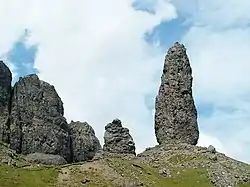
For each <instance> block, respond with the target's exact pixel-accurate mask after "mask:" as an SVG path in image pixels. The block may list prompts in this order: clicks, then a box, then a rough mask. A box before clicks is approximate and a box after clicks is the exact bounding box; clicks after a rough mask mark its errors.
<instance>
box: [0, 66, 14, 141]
mask: <svg viewBox="0 0 250 187" xmlns="http://www.w3.org/2000/svg"><path fill="white" fill-rule="evenodd" d="M11 80H12V75H11V72H10V70H9V68H8V67H7V66H6V65H5V64H4V63H3V61H0V141H4V142H7V141H8V123H9V102H10V98H11Z"/></svg>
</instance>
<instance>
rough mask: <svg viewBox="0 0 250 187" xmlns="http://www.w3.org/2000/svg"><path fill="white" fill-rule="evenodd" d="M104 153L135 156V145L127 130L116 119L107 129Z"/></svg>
mask: <svg viewBox="0 0 250 187" xmlns="http://www.w3.org/2000/svg"><path fill="white" fill-rule="evenodd" d="M103 151H104V152H109V153H116V154H133V155H135V143H134V141H133V138H132V136H131V135H130V133H129V130H128V129H127V128H124V127H122V123H121V121H120V120H119V119H115V120H113V121H112V123H109V124H108V125H106V127H105V134H104V146H103Z"/></svg>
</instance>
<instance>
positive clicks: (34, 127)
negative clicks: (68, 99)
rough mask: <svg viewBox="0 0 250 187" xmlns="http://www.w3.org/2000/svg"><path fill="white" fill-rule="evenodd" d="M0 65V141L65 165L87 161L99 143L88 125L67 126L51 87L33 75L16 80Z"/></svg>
mask: <svg viewBox="0 0 250 187" xmlns="http://www.w3.org/2000/svg"><path fill="white" fill-rule="evenodd" d="M11 80H12V75H11V72H10V70H9V68H8V67H7V66H6V65H5V64H4V63H3V62H0V141H3V142H6V143H8V144H9V145H10V148H11V149H13V150H15V151H16V152H17V153H22V154H30V153H43V154H47V155H50V154H51V155H60V156H62V157H63V158H64V159H65V160H67V161H68V162H71V161H84V160H88V159H91V158H92V157H93V155H94V154H95V153H96V151H97V150H98V149H100V143H99V140H98V139H97V138H96V137H95V133H94V130H93V129H92V127H91V126H89V125H88V124H85V123H84V124H81V125H80V124H78V123H73V124H71V125H70V127H69V125H68V124H67V121H66V119H65V118H64V117H63V115H64V109H63V102H62V101H61V99H60V97H59V95H58V94H57V92H56V90H55V88H54V86H52V85H50V84H48V83H46V82H44V81H41V80H39V78H38V76H37V75H35V74H32V75H28V76H25V77H23V78H20V79H19V81H18V82H17V83H16V84H15V85H14V87H13V88H11Z"/></svg>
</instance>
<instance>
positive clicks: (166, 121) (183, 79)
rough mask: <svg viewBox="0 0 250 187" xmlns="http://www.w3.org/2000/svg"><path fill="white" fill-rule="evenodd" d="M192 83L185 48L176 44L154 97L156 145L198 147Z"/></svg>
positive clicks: (167, 56)
mask: <svg viewBox="0 0 250 187" xmlns="http://www.w3.org/2000/svg"><path fill="white" fill-rule="evenodd" d="M192 80H193V78H192V69H191V66H190V63H189V59H188V56H187V54H186V48H185V47H184V45H182V44H180V43H178V42H176V43H175V44H174V46H173V47H171V48H170V49H169V50H168V53H167V55H166V57H165V63H164V68H163V74H162V77H161V85H160V88H159V93H158V95H157V97H156V103H155V107H156V111H155V134H156V138H157V142H158V143H159V144H169V143H170V144H171V143H188V144H192V145H196V144H197V141H198V138H199V129H198V124H197V110H196V107H195V104H194V100H193V96H192Z"/></svg>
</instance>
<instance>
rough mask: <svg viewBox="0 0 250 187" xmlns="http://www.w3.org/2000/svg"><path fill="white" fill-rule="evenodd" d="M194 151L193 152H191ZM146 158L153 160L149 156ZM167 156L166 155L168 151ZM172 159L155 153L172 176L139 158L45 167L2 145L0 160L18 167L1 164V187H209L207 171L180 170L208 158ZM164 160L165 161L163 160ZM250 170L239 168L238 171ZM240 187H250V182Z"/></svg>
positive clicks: (182, 157)
mask: <svg viewBox="0 0 250 187" xmlns="http://www.w3.org/2000/svg"><path fill="white" fill-rule="evenodd" d="M191 152H192V151H191ZM156 153H157V152H153V153H150V154H149V156H148V155H145V156H144V157H143V158H147V160H148V159H149V158H150V155H151V156H152V155H153V154H156ZM166 153H167V152H166ZM169 155H170V156H169V157H166V155H163V156H162V157H159V156H160V154H158V153H157V154H156V157H155V158H156V159H157V158H159V159H158V161H159V160H160V161H161V164H160V165H161V166H163V167H165V168H168V169H170V170H171V174H170V175H171V176H168V177H164V176H162V175H160V174H159V168H157V167H155V166H154V165H155V164H156V161H150V162H144V161H143V160H140V158H137V159H133V160H126V159H121V158H105V159H101V160H97V161H93V162H86V163H75V164H68V165H64V166H56V167H45V166H37V165H31V166H27V163H25V162H24V160H23V159H22V158H21V157H20V156H19V155H16V154H13V153H12V152H10V151H9V150H8V149H7V148H4V147H3V146H2V147H1V145H0V158H10V157H11V158H13V160H14V162H15V163H16V164H17V166H18V167H14V166H9V165H7V164H0V187H61V186H62V187H77V186H89V187H98V186H100V187H118V186H121V187H122V186H127V187H129V186H131V187H132V186H153V187H165V186H168V187H184V186H185V187H197V186H199V187H209V186H212V185H211V183H210V180H209V178H208V173H207V170H206V169H207V168H204V167H196V168H192V167H190V168H189V167H187V168H185V169H183V168H180V167H178V164H180V163H186V162H188V163H191V162H192V161H197V160H198V161H201V160H207V158H206V156H204V155H202V154H201V153H198V154H197V155H196V156H194V155H188V154H187V155H186V156H185V155H184V156H183V154H181V155H179V154H174V152H171V153H169ZM164 160H165V161H164ZM243 166H244V167H247V168H248V167H249V166H248V165H239V166H238V168H242V167H243ZM238 187H250V183H248V184H241V185H238Z"/></svg>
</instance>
